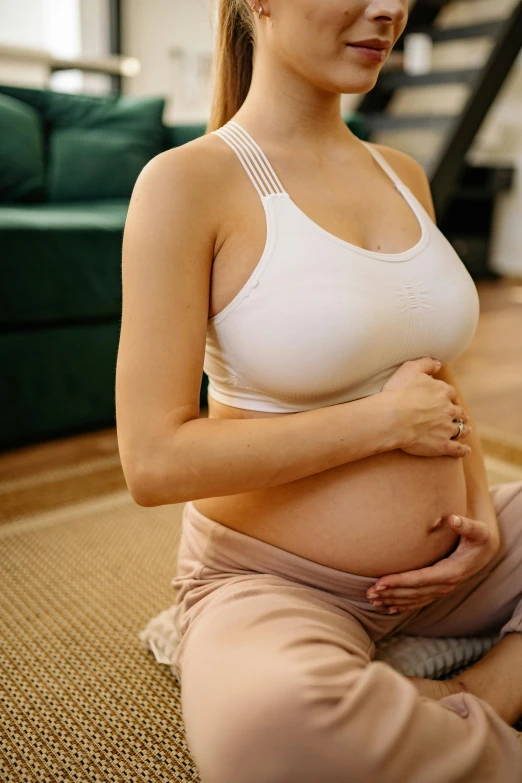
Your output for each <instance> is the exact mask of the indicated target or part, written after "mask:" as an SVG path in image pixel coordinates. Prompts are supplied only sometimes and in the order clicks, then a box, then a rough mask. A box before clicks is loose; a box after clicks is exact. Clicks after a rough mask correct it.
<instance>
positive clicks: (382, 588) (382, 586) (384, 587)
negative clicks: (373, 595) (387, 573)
mask: <svg viewBox="0 0 522 783" xmlns="http://www.w3.org/2000/svg"><path fill="white" fill-rule="evenodd" d="M375 589H376V590H387V589H388V585H379V587H376V588H375Z"/></svg>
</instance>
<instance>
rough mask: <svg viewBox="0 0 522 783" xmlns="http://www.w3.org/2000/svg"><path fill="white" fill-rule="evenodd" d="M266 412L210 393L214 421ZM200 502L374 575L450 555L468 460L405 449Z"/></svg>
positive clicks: (321, 558)
mask: <svg viewBox="0 0 522 783" xmlns="http://www.w3.org/2000/svg"><path fill="white" fill-rule="evenodd" d="M263 415H264V416H267V415H269V416H273V415H274V414H266V413H263V412H258V411H243V410H239V409H237V408H231V407H230V406H227V405H222V404H221V403H218V402H216V401H215V400H213V399H212V398H211V397H210V395H209V416H210V417H211V418H249V417H254V416H255V417H259V416H263ZM276 415H288V414H276ZM464 459H465V458H464ZM194 506H195V507H196V508H197V509H198V510H199V511H201V513H203V514H205V515H206V516H208V517H210V518H211V519H214V520H216V521H217V522H220V523H221V524H222V525H226V526H227V527H230V528H232V529H234V530H238V531H239V532H241V533H245V534H247V535H250V536H253V537H254V538H258V539H260V540H262V541H266V542H267V543H269V544H273V545H274V546H278V547H280V548H281V549H285V550H286V551H288V552H292V553H294V554H297V555H300V556H301V557H306V558H308V559H309V560H314V561H315V562H317V563H321V564H322V565H326V566H329V567H330V568H337V569H339V570H341V571H347V572H349V573H352V574H360V575H362V576H375V577H379V576H384V575H387V574H392V573H400V572H403V571H411V570H413V569H416V568H422V567H424V566H427V565H430V564H432V563H435V562H436V561H437V560H440V559H441V558H442V557H444V556H445V555H447V554H448V553H449V552H451V551H452V549H454V547H455V545H456V542H457V540H458V537H459V536H458V534H457V533H455V532H454V531H453V530H451V528H450V526H449V524H448V521H447V519H445V518H444V519H442V520H441V517H447V516H448V515H449V514H464V515H465V514H466V511H467V507H466V483H465V475H464V469H463V464H462V458H455V457H446V456H444V457H417V456H414V455H412V454H407V453H406V452H404V451H402V450H401V449H395V450H394V451H386V452H381V453H379V454H374V455H372V456H369V457H366V458H364V459H360V460H357V461H355V462H348V463H346V464H344V465H340V466H338V467H335V468H330V469H329V470H325V471H321V472H320V473H315V474H313V475H311V476H306V477H305V478H302V479H299V480H297V481H292V482H290V483H286V484H282V485H278V486H274V487H269V488H268V489H262V490H257V491H254V492H245V493H241V494H236V495H227V496H224V497H214V498H202V499H200V500H195V501H194Z"/></svg>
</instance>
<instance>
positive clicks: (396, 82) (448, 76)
mask: <svg viewBox="0 0 522 783" xmlns="http://www.w3.org/2000/svg"><path fill="white" fill-rule="evenodd" d="M480 73H482V68H458V69H455V70H447V71H429V72H428V73H407V72H406V71H403V70H398V71H391V72H388V73H382V74H381V77H380V79H379V80H378V86H379V89H381V90H389V91H391V90H396V89H398V88H400V87H424V86H426V85H432V84H462V83H464V84H465V83H471V82H472V81H473V79H475V78H477V77H478V75H479V74H480Z"/></svg>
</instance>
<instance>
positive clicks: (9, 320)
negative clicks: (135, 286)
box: [0, 199, 129, 330]
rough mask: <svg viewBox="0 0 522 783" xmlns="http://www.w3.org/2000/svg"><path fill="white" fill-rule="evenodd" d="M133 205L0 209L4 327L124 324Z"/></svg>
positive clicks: (118, 202)
mask: <svg viewBox="0 0 522 783" xmlns="http://www.w3.org/2000/svg"><path fill="white" fill-rule="evenodd" d="M128 206H129V202H128V200H127V199H125V200H116V199H115V200H113V201H110V200H108V199H107V200H104V201H92V202H82V203H77V202H76V203H75V202H71V203H69V204H50V203H44V204H25V205H15V206H1V207H0V235H1V236H2V263H1V265H0V327H1V328H2V329H4V330H5V329H13V328H16V327H17V326H18V325H21V324H23V325H24V328H25V327H27V326H28V325H30V324H33V325H34V324H38V325H43V324H45V325H50V324H53V323H60V322H63V321H71V320H75V321H85V322H88V321H90V320H92V319H97V318H107V317H110V318H119V316H120V314H121V304H122V301H121V244H122V237H123V229H124V226H125V219H126V216H127V210H128Z"/></svg>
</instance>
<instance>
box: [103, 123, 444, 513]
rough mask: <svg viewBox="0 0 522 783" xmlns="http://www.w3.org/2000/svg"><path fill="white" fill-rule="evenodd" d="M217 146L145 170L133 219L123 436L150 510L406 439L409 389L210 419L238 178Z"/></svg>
mask: <svg viewBox="0 0 522 783" xmlns="http://www.w3.org/2000/svg"><path fill="white" fill-rule="evenodd" d="M205 142H207V143H208V139H206V138H205V137H202V138H201V139H197V140H195V141H193V142H189V143H188V144H185V145H183V146H182V147H179V148H176V149H174V150H169V151H168V152H165V153H162V154H161V155H158V156H156V158H154V159H152V161H150V162H149V163H148V164H147V165H146V166H145V168H144V169H143V170H142V172H141V174H140V176H139V177H138V179H137V181H136V184H135V186H134V190H133V194H132V198H131V201H130V204H129V211H128V214H127V220H126V223H125V230H124V236H123V247H122V286H123V308H122V320H121V331H120V342H119V348H118V358H117V367H116V420H117V436H118V446H119V452H120V459H121V463H122V468H123V471H124V475H125V478H126V481H127V485H128V488H129V491H130V493H131V495H132V497H133V499H134V500H135V501H136V503H138V504H139V505H143V506H156V505H164V504H170V503H182V502H186V501H187V500H196V499H199V498H206V497H215V496H220V495H234V494H239V493H242V492H248V491H252V490H257V489H262V488H265V487H271V486H276V485H278V484H284V483H287V482H290V481H295V480H297V479H300V478H304V477H306V476H309V475H311V474H314V473H319V472H321V471H323V470H327V469H328V468H333V467H336V466H338V465H342V464H344V463H347V462H351V461H354V460H358V459H362V458H364V457H367V456H370V455H372V454H376V453H379V452H382V451H388V450H391V449H396V448H401V446H402V445H403V444H404V442H405V439H404V437H405V431H406V425H407V423H408V422H407V417H406V415H405V414H406V412H405V410H404V409H403V408H402V409H401V405H400V404H399V402H400V399H401V397H400V391H401V390H400V389H399V390H393V391H388V392H386V393H384V392H383V393H380V394H375V395H372V396H369V397H364V398H361V399H357V400H354V401H353V402H348V403H343V404H341V405H333V406H329V407H326V408H320V409H316V410H309V411H303V412H299V413H293V414H288V415H284V416H281V415H276V416H274V417H263V418H248V419H211V418H199V413H200V408H199V395H200V386H201V378H202V372H203V360H204V352H205V337H206V329H207V319H208V306H209V292H210V277H211V267H212V259H213V258H214V254H215V250H216V247H219V246H220V244H221V242H222V241H223V237H222V236H221V233H220V232H221V230H222V226H223V222H222V221H221V219H220V216H219V204H220V203H221V200H222V199H225V198H226V193H223V192H220V188H223V185H222V184H220V183H223V182H226V181H227V179H226V176H224V175H223V171H220V166H223V161H222V159H221V157H220V155H216V154H215V152H214V150H213V149H212V148H210V149H209V146H208V144H207V143H205ZM225 162H226V161H225ZM425 361H426V362H427V363H428V364H427V365H426V366H428V365H429V364H431V360H430V359H426V360H425ZM431 371H433V372H434V371H436V368H435V366H434V365H433V368H432V370H431ZM439 383H442V381H441V382H439ZM454 445H455V447H456V446H457V444H454ZM452 447H453V442H452Z"/></svg>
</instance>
